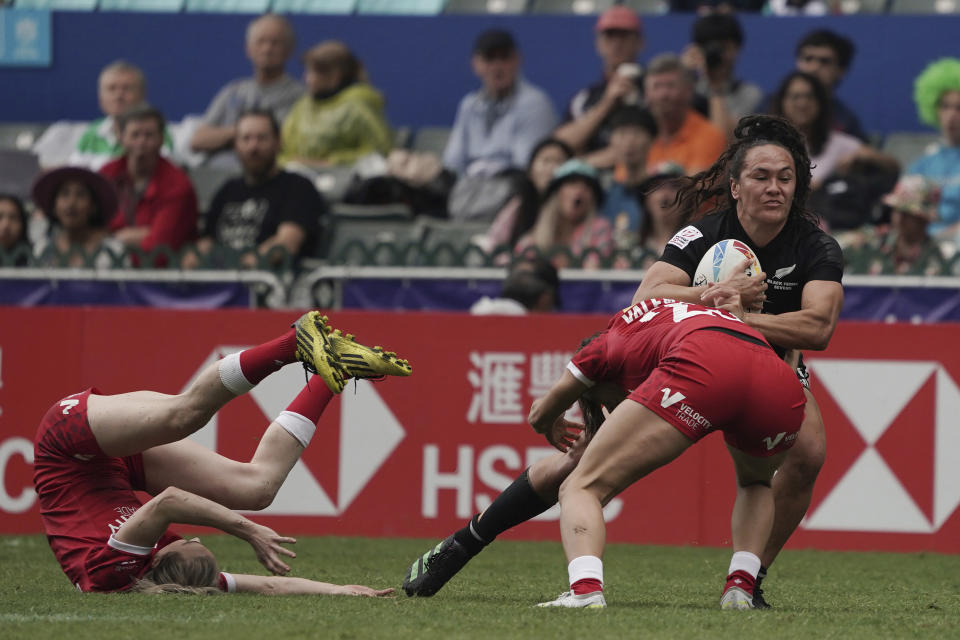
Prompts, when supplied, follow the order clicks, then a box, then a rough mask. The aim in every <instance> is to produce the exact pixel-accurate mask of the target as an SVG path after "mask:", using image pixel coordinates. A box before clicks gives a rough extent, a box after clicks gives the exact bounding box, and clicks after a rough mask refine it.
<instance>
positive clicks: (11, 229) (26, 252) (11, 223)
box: [0, 193, 32, 267]
mask: <svg viewBox="0 0 960 640" xmlns="http://www.w3.org/2000/svg"><path fill="white" fill-rule="evenodd" d="M31 253H32V250H31V248H30V240H29V239H28V238H27V210H26V208H25V207H24V206H23V201H21V200H20V198H18V197H17V196H15V195H12V194H9V193H0V267H10V266H13V267H22V266H26V265H27V264H28V263H29V262H30V255H31Z"/></svg>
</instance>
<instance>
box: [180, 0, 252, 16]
mask: <svg viewBox="0 0 960 640" xmlns="http://www.w3.org/2000/svg"><path fill="white" fill-rule="evenodd" d="M269 7H270V0H187V11H191V12H198V13H265V12H266V11H267V9H268V8H269Z"/></svg>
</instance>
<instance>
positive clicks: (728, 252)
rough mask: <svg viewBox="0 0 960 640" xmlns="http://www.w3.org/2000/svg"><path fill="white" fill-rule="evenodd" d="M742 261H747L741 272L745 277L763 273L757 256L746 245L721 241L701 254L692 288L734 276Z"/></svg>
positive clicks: (732, 241)
mask: <svg viewBox="0 0 960 640" xmlns="http://www.w3.org/2000/svg"><path fill="white" fill-rule="evenodd" d="M744 260H746V261H747V265H746V267H745V268H744V271H743V273H744V274H745V275H747V276H751V277H752V276H755V275H757V274H759V273H761V272H762V271H763V269H761V268H760V261H759V260H757V256H756V255H755V254H754V253H753V251H752V250H751V249H750V247H748V246H747V245H746V244H744V243H743V242H741V241H739V240H721V241H720V242H718V243H717V244H715V245H713V246H712V247H710V248H709V249H707V252H706V253H705V254H703V258H701V259H700V264H698V265H697V271H696V273H695V274H694V275H693V286H695V287H700V286H703V285H705V284H707V283H709V282H722V281H724V280H726V279H728V278H729V277H730V276H732V275H735V273H736V270H737V269H738V268H740V267H741V266H742V265H743V262H744Z"/></svg>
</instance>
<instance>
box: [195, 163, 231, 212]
mask: <svg viewBox="0 0 960 640" xmlns="http://www.w3.org/2000/svg"><path fill="white" fill-rule="evenodd" d="M238 174H239V172H238V171H236V170H232V169H223V168H218V167H194V168H193V169H191V170H190V181H191V182H193V189H194V191H196V192H197V207H198V208H199V210H200V212H201V213H202V214H206V212H207V209H209V208H210V203H211V202H213V196H215V195H216V194H217V191H218V190H219V189H220V187H222V186H223V183H224V182H226V181H227V180H229V179H230V178H233V177H234V176H236V175H238Z"/></svg>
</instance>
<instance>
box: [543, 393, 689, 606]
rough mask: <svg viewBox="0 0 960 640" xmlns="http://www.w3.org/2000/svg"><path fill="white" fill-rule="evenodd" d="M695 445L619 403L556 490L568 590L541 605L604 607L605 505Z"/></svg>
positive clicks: (646, 413) (639, 408)
mask: <svg viewBox="0 0 960 640" xmlns="http://www.w3.org/2000/svg"><path fill="white" fill-rule="evenodd" d="M692 444H693V442H692V441H691V440H690V439H689V438H687V437H686V436H685V435H683V434H682V433H680V432H679V431H677V429H675V428H674V427H673V426H671V425H670V424H669V423H667V422H666V421H665V420H663V419H662V418H660V417H659V416H658V415H656V414H655V413H653V412H652V411H650V410H649V409H647V408H646V407H644V406H643V405H641V404H639V403H638V402H634V401H632V400H625V401H624V402H622V403H621V404H620V405H619V406H618V407H617V408H616V409H615V410H614V411H613V413H612V414H610V417H609V418H608V419H607V421H606V422H605V423H604V425H603V428H602V429H600V430H599V431H598V432H597V435H596V436H594V438H593V440H592V441H591V442H590V445H589V446H588V447H587V450H586V451H585V452H584V454H583V458H582V459H581V460H580V463H579V464H578V465H577V467H576V469H574V470H573V472H572V473H571V474H570V476H569V477H568V478H567V479H566V480H565V481H564V483H563V485H562V486H561V487H560V506H561V511H560V535H561V537H562V539H563V550H564V553H566V556H567V561H568V562H569V565H568V567H567V571H568V574H569V578H570V591H569V592H566V593H564V594H561V596H560V597H559V598H557V599H556V600H554V601H552V602H545V603H542V604H541V605H540V606H560V607H588V608H589V607H603V606H606V603H605V601H604V599H603V593H602V592H603V562H602V560H601V557H602V555H603V549H604V546H605V545H606V526H605V525H604V522H603V506H604V505H606V504H607V503H608V502H609V501H610V500H612V499H613V498H614V497H616V495H617V494H619V493H620V492H621V491H623V490H624V489H626V488H627V487H629V486H630V485H631V484H633V483H634V482H635V481H637V480H638V479H640V478H642V477H643V476H645V475H647V474H648V473H650V472H651V471H653V470H655V469H658V468H660V467H662V466H663V465H665V464H667V463H668V462H670V461H671V460H673V459H675V458H676V457H677V456H679V455H680V454H681V453H683V452H684V451H686V450H687V448H689V447H690V445H692Z"/></svg>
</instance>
